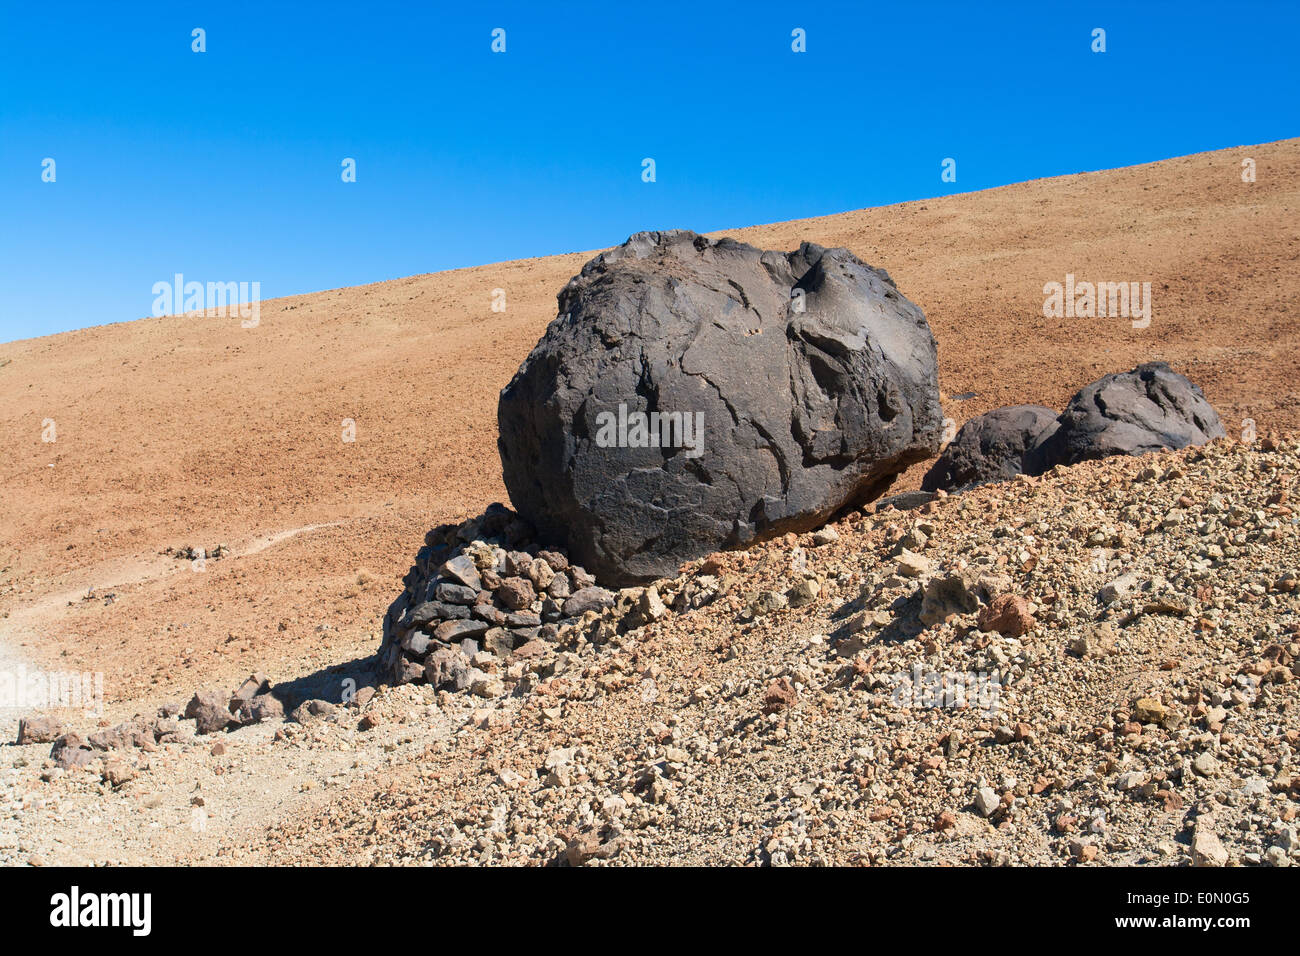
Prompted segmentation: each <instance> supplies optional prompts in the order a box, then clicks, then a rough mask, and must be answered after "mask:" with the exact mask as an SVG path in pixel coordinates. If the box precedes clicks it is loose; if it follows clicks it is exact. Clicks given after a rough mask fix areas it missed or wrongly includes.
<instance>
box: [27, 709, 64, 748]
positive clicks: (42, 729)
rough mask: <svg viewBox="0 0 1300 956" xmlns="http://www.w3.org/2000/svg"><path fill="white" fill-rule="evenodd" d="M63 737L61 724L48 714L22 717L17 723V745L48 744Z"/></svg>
mask: <svg viewBox="0 0 1300 956" xmlns="http://www.w3.org/2000/svg"><path fill="white" fill-rule="evenodd" d="M62 735H63V722H62V721H60V720H59V719H58V718H57V717H51V716H50V715H48V714H37V715H35V716H33V717H24V718H23V719H22V720H20V721H18V743H19V744H50V743H53V742H54V741H55V740H56V739H57V738H59V737H60V736H62Z"/></svg>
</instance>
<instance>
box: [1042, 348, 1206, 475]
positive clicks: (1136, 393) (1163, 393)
mask: <svg viewBox="0 0 1300 956" xmlns="http://www.w3.org/2000/svg"><path fill="white" fill-rule="evenodd" d="M1226 435H1227V432H1226V431H1224V428H1223V424H1222V423H1221V422H1220V421H1219V413H1218V412H1216V411H1215V410H1214V407H1213V406H1212V405H1210V403H1209V402H1208V401H1206V400H1205V395H1204V394H1203V393H1202V392H1201V390H1200V388H1198V387H1197V386H1196V385H1193V384H1192V383H1191V382H1190V381H1188V380H1187V379H1186V378H1184V377H1183V376H1181V375H1179V374H1178V373H1177V372H1175V371H1173V370H1172V369H1170V368H1169V366H1168V365H1166V364H1165V363H1164V362H1147V363H1146V364H1144V365H1139V366H1138V367H1137V368H1135V369H1133V370H1132V371H1130V372H1118V373H1116V374H1113V375H1106V376H1104V377H1102V378H1100V379H1098V380H1097V381H1095V382H1093V383H1092V384H1090V385H1085V386H1084V387H1083V388H1082V389H1080V390H1079V392H1078V393H1077V394H1076V395H1075V396H1074V398H1072V399H1070V403H1069V404H1068V405H1066V407H1065V411H1064V412H1062V413H1061V415H1060V417H1059V418H1058V419H1057V423H1056V426H1055V427H1054V429H1052V430H1051V431H1050V433H1048V434H1046V435H1044V436H1043V437H1042V438H1041V440H1040V441H1039V442H1038V444H1037V445H1036V446H1035V447H1034V448H1032V449H1030V450H1029V452H1028V453H1027V454H1026V456H1025V466H1026V467H1025V471H1026V472H1028V473H1029V474H1042V473H1043V472H1045V471H1047V470H1048V469H1049V468H1051V467H1053V466H1054V465H1074V464H1077V463H1078V462H1081V461H1089V460H1092V459H1096V458H1108V457H1110V456H1111V455H1144V454H1147V453H1148V452H1154V451H1161V450H1164V449H1178V448H1186V447H1187V446H1188V445H1204V444H1205V443H1206V442H1209V441H1212V440H1213V439H1215V438H1223V437H1225V436H1226Z"/></svg>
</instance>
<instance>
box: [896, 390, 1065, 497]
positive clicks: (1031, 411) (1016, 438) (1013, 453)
mask: <svg viewBox="0 0 1300 956" xmlns="http://www.w3.org/2000/svg"><path fill="white" fill-rule="evenodd" d="M1055 423H1056V412H1054V411H1053V410H1052V409H1050V408H1046V407H1044V406H1042V405H1008V406H1006V407H1005V408H995V409H993V411H991V412H985V413H984V414H983V415H978V416H976V417H975V418H972V419H970V420H969V421H968V422H966V424H964V425H962V426H961V430H960V431H959V432H957V436H956V437H955V438H954V439H953V440H952V441H951V442H949V443H948V446H947V447H946V448H945V449H944V450H943V454H941V455H940V456H939V460H938V461H937V462H935V464H934V466H933V467H932V468H931V469H930V470H929V471H928V472H926V474H925V477H924V478H923V479H922V480H921V488H922V489H923V490H924V491H940V490H942V491H956V490H959V489H962V488H968V487H970V486H972V485H982V484H985V483H986V482H990V481H1006V480H1008V479H1010V478H1014V477H1015V476H1016V475H1018V474H1020V473H1021V472H1022V471H1024V470H1025V468H1024V458H1025V452H1026V451H1028V450H1029V449H1030V448H1032V447H1033V446H1034V444H1035V443H1036V441H1037V440H1038V438H1039V437H1040V436H1041V435H1042V434H1043V432H1044V431H1046V430H1047V429H1049V428H1051V427H1052V425H1054V424H1055Z"/></svg>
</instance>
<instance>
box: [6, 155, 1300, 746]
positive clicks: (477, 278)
mask: <svg viewBox="0 0 1300 956" xmlns="http://www.w3.org/2000/svg"><path fill="white" fill-rule="evenodd" d="M1246 156H1250V157H1253V158H1254V159H1255V160H1256V162H1257V164H1258V178H1257V181H1256V182H1255V183H1252V184H1246V183H1243V182H1241V179H1240V162H1241V159H1242V158H1243V157H1246ZM1298 172H1300V140H1288V141H1284V142H1280V143H1273V144H1267V145H1262V146H1250V147H1241V148H1237V149H1231V150H1224V151H1221V152H1215V153H1206V154H1200V155H1195V156H1189V157H1183V158H1179V159H1173V160H1168V161H1165V162H1161V163H1155V164H1150V165H1145V166H1138V167H1132V168H1127V169H1121V170H1112V171H1105V172H1097V173H1088V174H1082V175H1077V176H1070V177H1063V178H1057V179H1048V180H1039V181H1035V182H1030V183H1024V184H1018V185H1014V186H1009V187H1005V188H1001V189H996V190H991V191H986V192H982V193H973V194H967V195H960V196H953V197H950V198H945V199H938V200H926V201H922V202H915V203H907V204H902V205H897V206H891V207H886V208H881V209H870V210H862V211H857V212H851V213H844V214H841V215H836V216H830V217H824V218H820V219H811V220H804V221H799V222H789V223H779V224H773V225H765V226H755V227H751V228H745V229H735V230H727V231H725V233H717V234H716V235H722V234H726V235H733V236H736V237H738V238H741V239H743V240H745V241H748V242H751V243H755V244H757V245H760V246H762V247H765V248H775V249H783V250H784V249H791V248H794V247H795V246H796V245H797V244H798V242H799V241H801V240H805V239H806V240H812V241H816V242H819V243H822V244H824V245H843V246H847V247H848V248H850V249H851V250H853V251H854V252H855V253H856V254H857V255H859V256H860V257H862V258H863V259H864V260H866V261H868V262H870V263H871V264H873V265H876V266H878V267H882V268H885V269H887V270H888V271H889V272H890V274H891V275H892V276H893V278H894V279H895V281H896V282H897V284H898V286H899V288H900V289H901V290H902V291H903V292H904V294H906V295H907V296H908V297H909V298H911V299H912V300H913V301H915V302H917V303H918V304H919V305H920V306H921V307H922V308H923V309H924V310H925V313H926V315H927V317H928V318H929V320H930V323H931V326H932V328H933V330H934V333H935V336H936V338H937V339H938V342H939V358H940V366H941V367H940V383H941V387H942V388H943V390H944V393H945V396H946V400H945V408H946V411H947V414H948V415H949V416H951V417H952V418H953V419H955V421H956V422H958V423H960V422H962V421H964V420H965V419H966V418H968V417H970V416H972V415H975V414H979V413H981V412H984V411H986V410H988V409H989V408H992V407H995V406H998V405H1004V404H1011V403H1016V402H1038V403H1043V404H1047V405H1052V406H1057V407H1059V406H1061V405H1062V404H1063V403H1064V402H1065V400H1066V399H1067V398H1068V397H1069V395H1070V394H1071V393H1073V391H1075V390H1076V389H1077V388H1078V387H1079V386H1081V385H1083V384H1085V383H1086V382H1088V381H1090V380H1092V379H1095V378H1096V377H1098V376H1099V375H1101V374H1103V373H1105V372H1110V371H1118V370H1123V369H1128V368H1130V367H1132V366H1133V365H1135V364H1137V363H1138V362H1141V361H1146V360H1151V359H1163V360H1165V361H1168V362H1170V363H1171V364H1172V365H1173V366H1174V367H1175V368H1176V369H1177V370H1178V371H1180V372H1182V373H1184V374H1186V375H1187V376H1189V377H1190V378H1191V379H1193V380H1194V381H1195V382H1197V383H1198V384H1200V385H1201V386H1202V388H1203V389H1204V390H1205V393H1206V395H1207V397H1208V398H1209V399H1210V400H1211V401H1212V402H1213V403H1214V404H1215V405H1216V407H1217V408H1218V409H1219V411H1220V413H1221V414H1222V416H1223V418H1224V420H1225V423H1226V424H1227V425H1228V427H1229V431H1230V432H1234V431H1236V430H1239V428H1240V423H1241V421H1242V419H1245V418H1250V419H1254V420H1255V421H1256V422H1257V427H1258V429H1259V431H1260V433H1261V434H1263V433H1264V432H1266V431H1268V430H1270V429H1286V430H1295V429H1297V428H1300V411H1298V410H1297V408H1298V406H1297V399H1298V397H1300V384H1297V383H1298V381H1300V377H1298V376H1297V365H1298V364H1300V360H1298V359H1297V337H1298V336H1297V321H1296V316H1297V304H1298V301H1300V269H1298V268H1297V261H1296V260H1297V258H1298V257H1300V238H1298V237H1297V228H1296V223H1297V221H1300V185H1297V183H1298V182H1300V177H1298V176H1297V173H1298ZM680 225H681V226H682V227H686V228H689V227H691V226H692V225H693V224H692V223H681V224H680ZM622 238H624V237H622V236H618V237H610V241H611V244H612V243H614V242H617V241H621V240H622ZM591 254H592V253H589V252H581V253H572V254H568V255H562V256H554V257H548V258H542V259H530V260H521V261H516V262H508V263H500V264H494V265H486V266H481V267H477V268H473V269H465V270H458V271H454V272H446V273H437V274H430V275H423V276H415V277H410V278H405V279H397V280H393V281H390V282H384V283H379V284H375V285H370V286H363V287H358V288H351V289H340V290H332V291H326V292H320V293H315V294H312V295H305V296H297V297H291V298H285V299H277V300H274V301H268V302H265V303H263V304H262V308H261V316H260V324H259V325H258V326H257V327H256V328H251V329H245V328H242V327H241V325H240V322H239V320H238V318H230V317H216V316H202V315H191V316H183V317H167V318H160V319H159V318H150V319H144V320H141V321H137V322H131V323H121V324H116V325H110V326H102V327H98V328H93V329H87V330H83V331H78V332H71V333H65V334H61V335H56V336H51V337H47V338H42V339H33V340H27V341H21V342H14V343H7V344H4V345H0V435H3V441H4V448H5V452H6V454H5V455H4V457H3V459H2V460H0V469H3V479H4V488H5V495H4V505H3V506H2V507H0V646H3V647H4V649H5V650H4V654H5V657H4V660H6V661H10V660H13V661H24V662H27V663H28V664H29V666H31V667H42V668H46V669H55V668H57V669H60V670H71V671H78V672H80V671H91V672H100V673H102V674H103V675H104V688H105V695H106V698H107V700H108V704H109V714H110V715H118V714H123V715H128V714H130V713H132V712H135V711H138V710H144V709H147V708H148V707H150V706H152V705H154V704H156V703H158V702H159V701H162V700H165V699H176V698H180V697H187V696H188V695H189V693H190V692H192V691H193V689H194V688H195V687H196V686H198V685H200V684H210V683H217V684H229V685H233V683H237V679H238V678H239V677H242V676H244V675H245V674H246V673H247V672H249V671H251V670H253V669H260V670H263V671H266V672H267V673H269V674H270V676H271V677H272V678H273V679H275V680H277V681H284V680H291V679H296V678H299V677H302V676H304V675H312V674H320V673H323V672H325V671H326V670H327V669H328V668H329V667H331V666H332V665H337V664H344V665H347V664H349V663H354V662H358V661H361V660H363V659H364V658H366V657H367V656H368V655H370V654H371V653H373V651H374V649H375V648H376V647H377V646H378V629H379V619H380V616H381V615H382V613H383V610H384V608H385V607H386V606H387V604H388V603H389V601H390V600H391V598H392V597H393V595H394V594H395V593H396V590H397V589H396V587H395V584H396V580H397V579H398V578H400V576H401V575H402V574H403V573H405V571H406V569H407V567H408V565H409V561H410V558H411V555H412V553H413V552H414V551H415V549H416V547H418V544H419V542H420V540H421V538H422V535H423V533H424V531H425V530H426V529H427V528H429V527H431V526H433V525H435V524H437V523H440V522H443V521H449V520H457V519H460V518H463V517H466V516H469V515H471V514H475V513H477V512H479V511H480V510H481V509H482V508H483V506H484V505H486V504H487V503H489V502H491V501H494V500H504V495H505V492H504V488H503V486H502V483H501V477H500V468H499V462H498V458H497V452H496V425H495V423H496V400H497V393H498V391H499V389H500V388H501V387H502V386H503V385H504V384H505V383H506V382H507V381H508V380H509V378H510V376H511V375H512V374H513V372H514V370H515V369H516V368H517V366H518V364H519V362H520V361H521V360H522V359H523V357H524V356H525V355H526V354H527V352H528V351H529V349H530V348H531V347H532V346H533V344H534V343H535V342H536V340H537V339H538V338H539V337H540V336H541V334H542V332H543V330H544V329H545V327H546V325H547V323H548V322H549V321H550V320H551V319H552V318H553V317H554V314H555V312H554V306H555V298H554V297H555V294H556V292H558V291H559V289H560V288H561V287H562V286H563V284H564V283H565V282H566V281H567V279H568V278H569V277H570V276H571V275H572V274H574V273H575V272H576V271H577V270H578V269H579V268H580V267H581V265H582V263H583V262H585V261H586V260H587V259H588V258H589V257H590V255H591ZM1067 273H1073V274H1074V275H1075V276H1077V277H1078V278H1079V279H1081V280H1084V279H1086V280H1091V281H1150V282H1151V284H1152V292H1153V298H1154V314H1153V320H1152V322H1151V325H1150V327H1149V328H1146V329H1140V330H1139V329H1134V328H1132V327H1131V325H1130V324H1129V322H1128V321H1126V320H1124V319H1078V318H1062V319H1048V318H1044V317H1043V315H1042V305H1043V299H1044V295H1043V285H1044V283H1047V282H1050V281H1063V280H1064V278H1065V275H1066V274H1067ZM496 288H501V289H504V290H505V291H506V295H507V303H508V305H507V309H506V311H505V312H504V313H496V312H493V311H492V309H491V304H492V290H493V289H496ZM6 360H7V361H6ZM972 392H973V393H974V396H973V397H970V398H967V399H965V400H958V399H956V398H952V397H951V396H959V395H964V394H966V393H972ZM347 419H350V420H353V421H354V422H355V441H351V442H349V441H344V440H343V435H344V421H345V420H347ZM47 420H52V421H53V423H54V430H55V432H56V438H57V440H55V441H53V442H47V441H43V440H42V437H43V434H44V435H46V436H47V437H48V436H49V434H50V430H49V427H48V423H47ZM919 475H920V469H917V470H914V471H913V472H912V473H910V474H909V475H907V476H905V478H904V480H903V482H902V484H901V487H907V486H909V485H915V484H916V483H917V482H919ZM218 544H224V545H226V546H227V547H229V548H230V553H229V554H228V555H226V556H224V557H222V558H220V559H209V560H208V561H207V562H206V563H205V565H204V566H203V567H202V569H201V570H196V569H195V567H194V565H193V563H192V562H190V561H188V560H185V559H182V558H177V557H173V556H170V555H168V554H166V553H164V552H166V551H167V549H175V548H184V547H187V546H189V547H194V548H200V547H202V548H207V549H208V550H209V551H210V550H212V549H214V548H215V547H216V546H217V545H218ZM16 720H17V714H16V712H14V711H12V710H7V711H4V712H3V714H2V715H0V735H6V736H7V735H9V734H11V733H12V731H13V729H14V725H15V724H16Z"/></svg>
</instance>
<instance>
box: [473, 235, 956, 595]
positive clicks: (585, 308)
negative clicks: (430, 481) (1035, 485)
mask: <svg viewBox="0 0 1300 956" xmlns="http://www.w3.org/2000/svg"><path fill="white" fill-rule="evenodd" d="M559 313H560V315H559V318H557V319H556V320H555V321H554V322H552V323H551V325H550V327H549V328H548V329H547V331H546V335H545V336H544V337H543V339H542V340H541V341H540V342H539V343H538V344H537V346H536V348H534V349H533V351H532V352H531V354H530V355H529V356H528V358H527V359H526V360H525V362H524V363H523V365H522V366H521V367H520V369H519V371H518V373H517V374H516V375H515V377H514V378H513V380H512V381H511V382H510V384H509V385H508V386H507V387H506V388H505V389H504V390H503V391H502V393H501V398H500V403H499V406H498V423H499V426H500V438H499V441H498V446H499V449H500V452H501V462H502V471H503V475H504V479H505V484H506V487H507V489H508V490H509V492H510V498H511V501H512V502H513V504H514V506H515V508H516V509H517V510H518V511H519V513H520V515H521V516H522V517H523V518H525V519H526V520H528V521H529V522H531V523H532V524H533V525H534V526H536V527H537V529H538V530H539V532H540V533H541V534H542V536H543V537H544V538H546V539H548V540H556V541H560V542H563V543H564V544H565V545H566V546H567V548H568V550H569V553H570V554H571V555H572V556H573V557H574V559H575V560H577V561H579V562H581V563H582V564H583V565H584V566H585V567H587V568H588V569H589V570H591V571H592V572H593V573H594V574H596V576H597V577H599V578H600V579H601V580H602V581H607V582H609V583H610V584H614V585H625V584H633V583H640V582H645V581H649V580H653V579H655V578H657V577H662V576H665V575H671V574H673V573H674V572H675V571H676V569H677V567H678V566H679V565H680V564H681V563H682V562H683V561H687V560H690V559H693V558H697V557H700V556H703V555H705V554H708V553H710V552H711V551H715V550H717V549H720V548H731V547H738V546H743V545H747V544H750V543H752V542H754V541H757V540H763V539H768V538H771V537H774V536H777V535H781V534H785V533H788V532H791V531H794V532H802V531H806V530H809V529H812V528H815V527H818V526H820V525H821V524H823V523H825V522H826V521H827V520H829V519H830V518H832V517H833V516H835V515H836V514H837V513H840V512H842V511H844V510H845V509H847V508H851V507H855V506H858V505H861V504H863V503H864V502H867V501H870V500H872V499H874V498H877V497H879V496H880V495H881V494H883V493H884V492H885V491H886V490H887V489H888V488H889V486H890V484H891V482H892V481H893V479H894V477H895V476H896V475H897V474H898V473H899V472H901V471H903V470H904V469H906V468H907V467H908V466H909V465H911V464H913V463H915V462H918V461H923V460H924V459H926V458H928V457H931V456H932V455H934V454H935V453H936V452H937V451H938V444H939V437H940V430H941V421H942V415H941V412H940V408H939V392H938V375H937V366H936V348H935V341H934V337H933V336H932V335H931V332H930V328H929V325H928V323H927V322H926V320H925V316H924V315H923V314H922V312H921V310H920V309H919V308H918V307H917V306H916V305H914V304H913V303H911V302H909V301H908V300H907V299H906V298H904V297H903V295H902V294H901V293H900V292H899V291H898V289H897V288H895V286H894V283H893V281H892V280H891V279H890V278H889V276H888V275H887V274H886V273H885V272H883V271H880V270H876V269H873V268H871V267H870V266H868V265H866V264H864V263H863V262H861V261H860V260H859V259H857V258H856V257H855V256H854V255H853V254H852V253H850V252H849V251H848V250H846V249H824V248H822V247H821V246H817V245H813V244H811V243H804V244H802V245H801V246H800V247H799V248H798V249H797V250H795V251H794V252H790V253H780V252H770V251H766V252H765V251H763V250H760V249H757V248H755V247H753V246H749V245H746V244H744V243H740V242H736V241H734V240H731V239H721V240H712V239H707V238H705V237H702V236H699V235H696V234H695V233H693V232H688V231H681V230H678V231H672V232H646V233H638V234H637V235H634V236H632V237H631V238H630V239H628V241H627V242H625V243H624V244H623V245H621V246H619V247H617V248H615V249H612V250H610V251H608V252H605V253H603V254H601V255H599V256H597V257H596V258H595V259H593V260H592V261H590V262H588V263H587V264H586V265H585V266H584V267H583V269H582V272H581V273H580V274H579V275H577V276H575V277H574V278H573V279H572V280H570V282H569V283H568V285H567V286H565V288H564V289H563V291H562V292H561V293H560V295H559ZM638 413H640V414H638ZM651 413H658V415H659V416H660V418H659V421H658V423H657V424H658V426H659V427H658V428H656V427H655V425H656V422H655V420H654V419H651V418H649V416H650V414H651ZM641 415H644V416H646V420H645V421H644V422H639V421H638V420H639V419H640V416H641ZM678 416H680V417H678ZM611 422H617V423H618V425H617V427H614V426H611ZM678 422H680V423H681V425H680V426H679V425H678ZM624 423H626V425H624ZM639 424H641V425H645V426H647V427H645V428H639V427H638V425H639Z"/></svg>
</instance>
